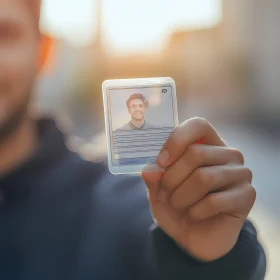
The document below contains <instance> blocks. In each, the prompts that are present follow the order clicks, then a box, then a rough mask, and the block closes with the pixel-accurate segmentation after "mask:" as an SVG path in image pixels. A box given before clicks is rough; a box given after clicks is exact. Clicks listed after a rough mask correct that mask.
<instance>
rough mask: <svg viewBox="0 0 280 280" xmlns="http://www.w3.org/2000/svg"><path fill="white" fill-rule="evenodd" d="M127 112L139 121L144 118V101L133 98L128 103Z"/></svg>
mask: <svg viewBox="0 0 280 280" xmlns="http://www.w3.org/2000/svg"><path fill="white" fill-rule="evenodd" d="M128 111H129V114H130V115H131V118H132V119H134V120H137V121H141V120H143V119H144V117H145V115H144V113H145V106H144V102H143V100H141V99H134V100H131V101H130V105H129V110H128Z"/></svg>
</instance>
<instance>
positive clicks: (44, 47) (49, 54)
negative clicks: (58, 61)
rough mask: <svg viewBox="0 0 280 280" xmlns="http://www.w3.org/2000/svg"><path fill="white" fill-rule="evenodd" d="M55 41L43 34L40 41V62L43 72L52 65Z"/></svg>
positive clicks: (40, 68)
mask: <svg viewBox="0 0 280 280" xmlns="http://www.w3.org/2000/svg"><path fill="white" fill-rule="evenodd" d="M53 50H54V39H53V38H51V37H50V36H48V35H45V34H42V35H41V41H40V61H39V71H40V72H42V71H44V70H45V69H46V68H48V67H49V66H50V64H51V60H52V59H53V55H54V52H53Z"/></svg>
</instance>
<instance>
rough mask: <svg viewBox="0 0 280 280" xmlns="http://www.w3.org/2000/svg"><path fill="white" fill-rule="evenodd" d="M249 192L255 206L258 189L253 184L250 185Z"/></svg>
mask: <svg viewBox="0 0 280 280" xmlns="http://www.w3.org/2000/svg"><path fill="white" fill-rule="evenodd" d="M248 193H249V196H250V198H251V200H252V206H253V204H254V203H255V201H256V198H257V191H256V189H255V188H254V187H253V186H252V185H250V186H249V187H248Z"/></svg>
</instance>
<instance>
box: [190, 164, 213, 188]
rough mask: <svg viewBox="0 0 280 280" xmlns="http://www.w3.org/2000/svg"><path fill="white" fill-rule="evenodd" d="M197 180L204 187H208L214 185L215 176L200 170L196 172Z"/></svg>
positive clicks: (202, 169)
mask: <svg viewBox="0 0 280 280" xmlns="http://www.w3.org/2000/svg"><path fill="white" fill-rule="evenodd" d="M194 178H195V180H196V181H197V182H198V183H199V184H200V185H202V186H208V185H211V184H212V183H213V176H212V175H211V174H209V172H206V170H205V169H204V168H199V169H197V170H196V171H195V172H194Z"/></svg>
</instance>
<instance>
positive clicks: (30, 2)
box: [0, 0, 40, 175]
mask: <svg viewBox="0 0 280 280" xmlns="http://www.w3.org/2000/svg"><path fill="white" fill-rule="evenodd" d="M39 4H40V1H34V0H21V1H19V0H1V1H0V154H1V158H0V175H1V174H2V173H4V172H6V171H8V170H9V169H11V168H13V167H14V166H15V165H17V164H19V163H20V162H21V161H22V160H24V159H25V158H26V157H27V156H29V155H30V153H32V150H33V149H34V148H35V147H36V139H35V137H34V135H35V131H34V130H35V127H34V125H33V124H32V122H31V120H30V119H29V117H28V114H27V112H28V104H29V101H30V98H31V92H32V86H33V84H34V82H35V79H36V76H37V73H38V69H39V61H40V59H39V58H40V55H39V53H40V35H39V32H38V18H39V7H40V5H39Z"/></svg>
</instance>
